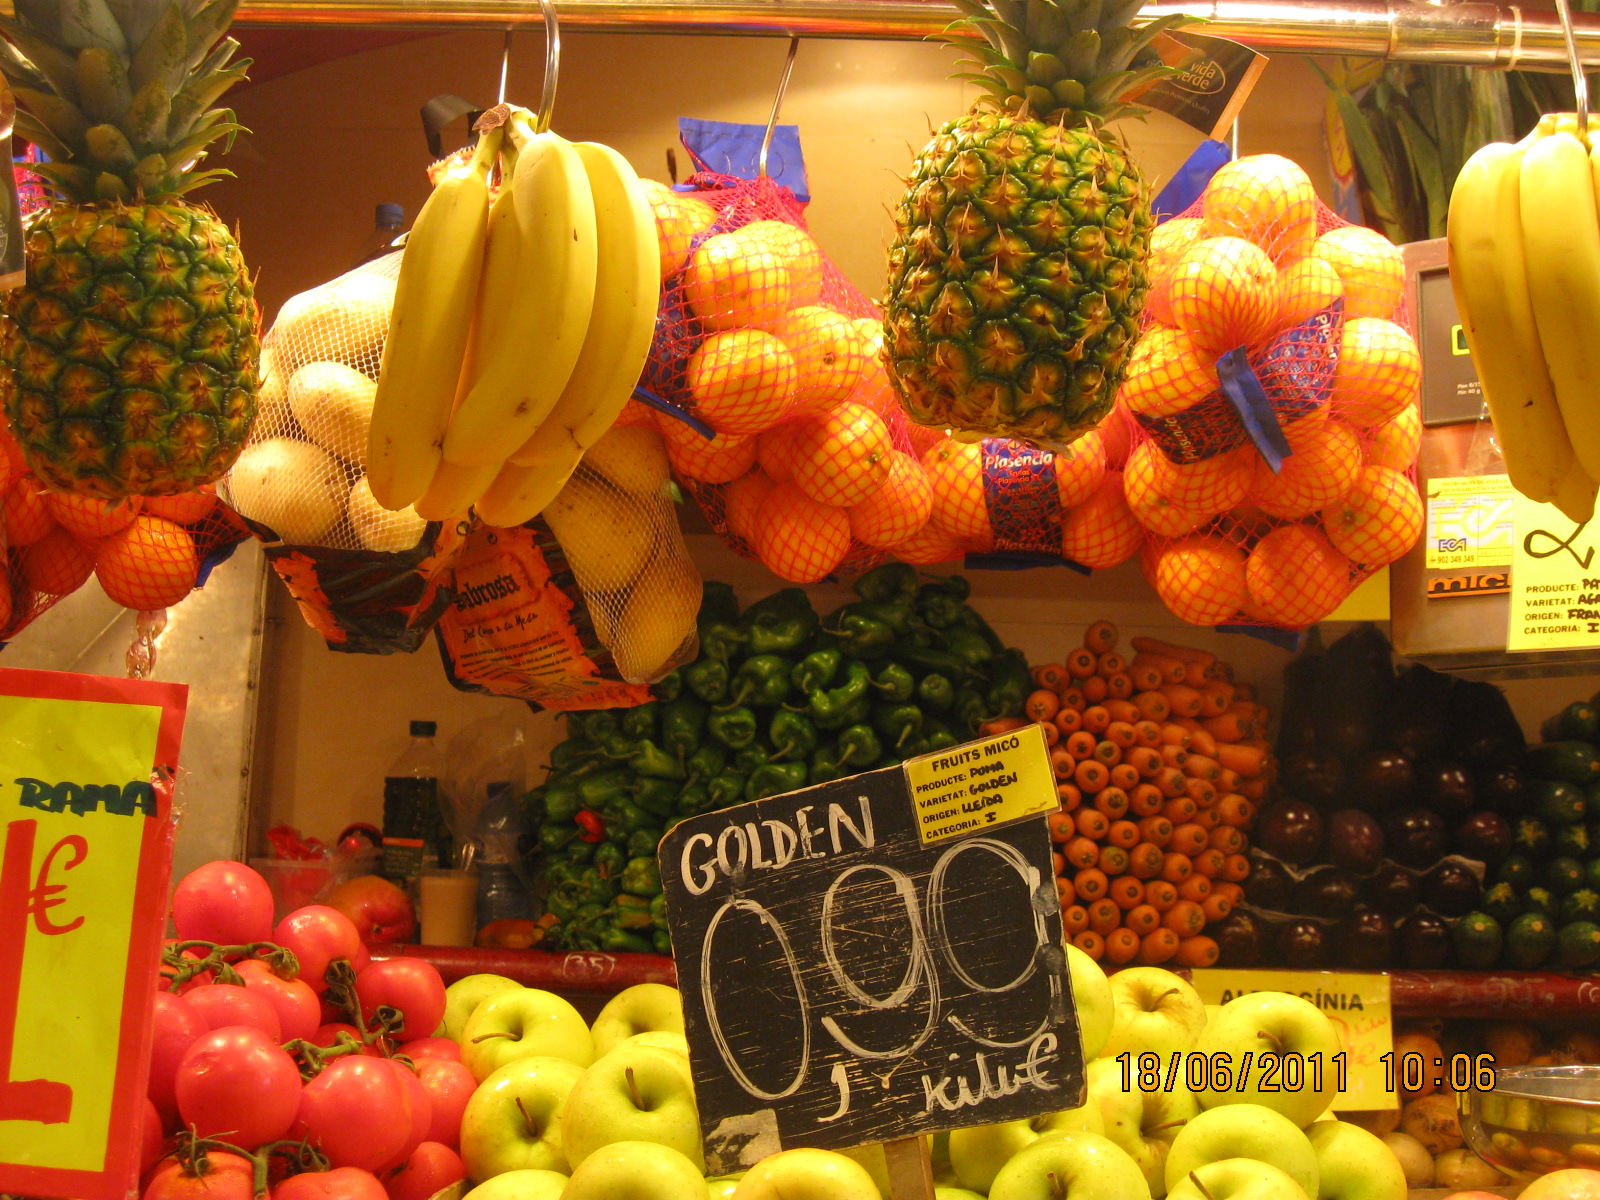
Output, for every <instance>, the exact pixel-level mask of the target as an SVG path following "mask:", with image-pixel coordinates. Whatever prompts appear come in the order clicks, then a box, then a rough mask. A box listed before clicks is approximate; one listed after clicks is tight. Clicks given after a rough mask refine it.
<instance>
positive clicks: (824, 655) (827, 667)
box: [789, 646, 844, 696]
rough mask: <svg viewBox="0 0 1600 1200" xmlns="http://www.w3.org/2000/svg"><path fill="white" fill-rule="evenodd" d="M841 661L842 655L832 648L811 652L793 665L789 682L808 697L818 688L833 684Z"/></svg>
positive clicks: (826, 647)
mask: <svg viewBox="0 0 1600 1200" xmlns="http://www.w3.org/2000/svg"><path fill="white" fill-rule="evenodd" d="M843 661H844V655H843V654H841V653H839V651H838V649H837V648H835V647H833V646H824V647H822V649H820V650H813V651H812V652H811V653H810V654H808V655H806V656H805V657H804V658H802V659H801V660H800V661H799V662H797V663H795V665H794V667H793V668H792V669H791V670H790V672H789V682H790V683H792V684H794V686H795V687H797V688H799V689H800V691H802V692H804V693H805V694H806V695H808V696H809V695H810V694H811V693H812V692H814V691H816V690H817V689H818V688H825V687H827V686H828V685H829V684H830V683H832V682H833V677H834V676H835V675H837V674H838V673H839V664H840V663H841V662H843Z"/></svg>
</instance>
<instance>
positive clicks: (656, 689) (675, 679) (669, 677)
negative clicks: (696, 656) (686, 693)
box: [650, 669, 683, 703]
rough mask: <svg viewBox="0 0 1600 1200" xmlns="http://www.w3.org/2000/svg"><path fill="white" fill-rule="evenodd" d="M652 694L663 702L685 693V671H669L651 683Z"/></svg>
mask: <svg viewBox="0 0 1600 1200" xmlns="http://www.w3.org/2000/svg"><path fill="white" fill-rule="evenodd" d="M650 694H651V695H652V696H654V697H655V698H656V699H657V700H660V701H662V702H663V703H668V702H671V701H673V700H676V699H677V698H678V697H679V696H681V695H683V671H682V670H681V669H679V670H676V671H668V672H667V673H666V674H665V675H663V676H662V677H661V678H660V679H658V680H656V681H655V682H654V683H652V684H651V685H650Z"/></svg>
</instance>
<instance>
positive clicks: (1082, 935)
mask: <svg viewBox="0 0 1600 1200" xmlns="http://www.w3.org/2000/svg"><path fill="white" fill-rule="evenodd" d="M1072 944H1073V945H1074V946H1076V947H1077V948H1078V949H1079V950H1082V951H1083V952H1084V953H1085V954H1087V955H1088V956H1089V957H1090V958H1092V959H1094V960H1095V962H1099V961H1100V960H1101V959H1102V958H1104V957H1105V956H1106V943H1105V939H1104V938H1102V937H1101V936H1100V935H1099V934H1098V933H1096V932H1095V931H1094V930H1092V929H1085V930H1082V931H1080V932H1079V933H1076V934H1074V935H1073V937H1072Z"/></svg>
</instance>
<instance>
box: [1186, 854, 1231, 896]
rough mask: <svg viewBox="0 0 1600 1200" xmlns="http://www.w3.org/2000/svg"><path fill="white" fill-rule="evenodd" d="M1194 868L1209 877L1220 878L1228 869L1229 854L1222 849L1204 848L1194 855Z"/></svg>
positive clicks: (1196, 871) (1198, 873)
mask: <svg viewBox="0 0 1600 1200" xmlns="http://www.w3.org/2000/svg"><path fill="white" fill-rule="evenodd" d="M1194 869H1195V873H1196V874H1197V875H1202V876H1204V877H1205V878H1207V879H1220V878H1221V877H1222V873H1223V872H1224V871H1225V870H1227V869H1228V856H1227V855H1226V854H1224V853H1223V852H1222V851H1221V850H1210V849H1207V850H1202V851H1200V853H1199V854H1196V855H1195V856H1194ZM1207 890H1209V889H1207Z"/></svg>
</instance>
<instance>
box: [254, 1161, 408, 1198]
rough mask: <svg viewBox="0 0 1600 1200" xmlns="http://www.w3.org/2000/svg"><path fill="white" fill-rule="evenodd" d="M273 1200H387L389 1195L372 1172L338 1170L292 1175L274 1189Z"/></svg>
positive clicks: (347, 1169) (345, 1168)
mask: <svg viewBox="0 0 1600 1200" xmlns="http://www.w3.org/2000/svg"><path fill="white" fill-rule="evenodd" d="M272 1200H388V1193H386V1192H385V1191H384V1190H383V1184H381V1183H379V1182H378V1177H377V1176H376V1175H374V1174H372V1172H370V1171H360V1170H357V1169H356V1168H354V1167H335V1168H334V1169H333V1170H331V1171H307V1172H306V1173H305V1174H303V1175H291V1176H289V1178H287V1179H285V1180H284V1181H283V1182H282V1183H280V1184H279V1185H278V1186H277V1187H275V1188H273V1189H272Z"/></svg>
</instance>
